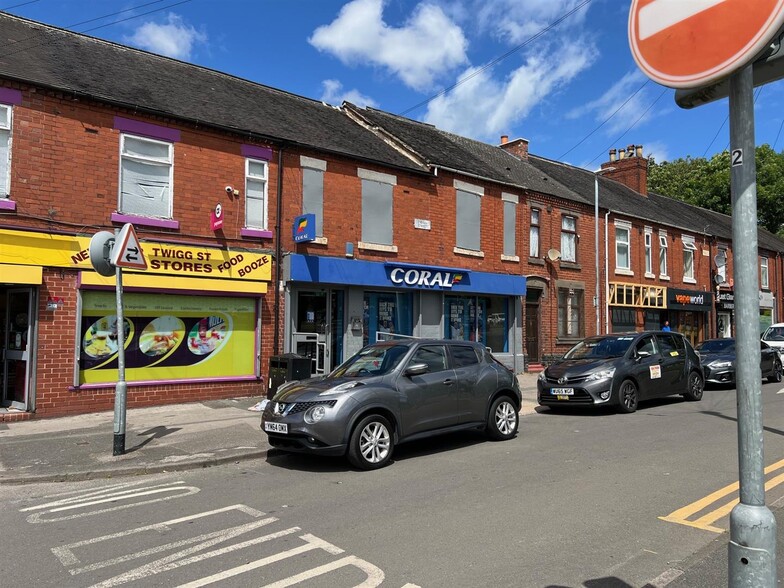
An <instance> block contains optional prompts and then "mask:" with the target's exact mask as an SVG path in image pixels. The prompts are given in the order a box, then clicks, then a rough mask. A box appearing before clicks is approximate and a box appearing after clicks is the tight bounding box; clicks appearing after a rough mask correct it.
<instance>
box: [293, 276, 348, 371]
mask: <svg viewBox="0 0 784 588" xmlns="http://www.w3.org/2000/svg"><path fill="white" fill-rule="evenodd" d="M294 300H295V308H294V312H293V314H292V316H293V317H294V330H293V332H292V341H291V350H292V352H294V353H296V354H297V355H301V356H303V357H308V358H310V361H311V374H313V375H314V376H316V375H323V374H328V373H329V372H330V371H332V369H333V368H334V367H335V366H337V365H338V364H340V362H341V361H342V359H343V323H344V311H343V300H344V297H343V292H342V291H332V290H302V291H299V292H297V293H296V296H295V297H294Z"/></svg>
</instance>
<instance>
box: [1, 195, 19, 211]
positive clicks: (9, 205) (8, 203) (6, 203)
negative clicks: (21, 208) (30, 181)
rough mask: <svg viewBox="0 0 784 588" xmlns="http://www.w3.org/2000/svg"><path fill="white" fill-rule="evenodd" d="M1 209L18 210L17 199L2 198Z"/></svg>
mask: <svg viewBox="0 0 784 588" xmlns="http://www.w3.org/2000/svg"><path fill="white" fill-rule="evenodd" d="M0 210H12V211H14V210H16V201H15V200H9V199H8V198H0Z"/></svg>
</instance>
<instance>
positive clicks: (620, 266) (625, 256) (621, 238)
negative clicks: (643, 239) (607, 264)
mask: <svg viewBox="0 0 784 588" xmlns="http://www.w3.org/2000/svg"><path fill="white" fill-rule="evenodd" d="M630 233H631V225H629V224H628V223H621V222H616V223H615V269H616V270H624V271H627V272H628V271H631V269H632V268H631V245H630V243H629V234H630Z"/></svg>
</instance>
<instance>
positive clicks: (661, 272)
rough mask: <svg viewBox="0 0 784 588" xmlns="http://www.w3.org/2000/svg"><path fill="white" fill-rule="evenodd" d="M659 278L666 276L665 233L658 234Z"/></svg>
mask: <svg viewBox="0 0 784 588" xmlns="http://www.w3.org/2000/svg"><path fill="white" fill-rule="evenodd" d="M659 277H662V278H666V277H668V276H667V233H659Z"/></svg>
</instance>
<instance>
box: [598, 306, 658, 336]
mask: <svg viewBox="0 0 784 588" xmlns="http://www.w3.org/2000/svg"><path fill="white" fill-rule="evenodd" d="M635 312H636V311H635V310H634V309H633V308H613V309H611V310H610V315H611V322H612V324H611V325H610V328H611V329H612V332H613V333H629V332H631V331H635V330H637V325H636V321H635V316H634V315H635ZM656 328H659V325H658V323H657V325H656Z"/></svg>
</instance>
